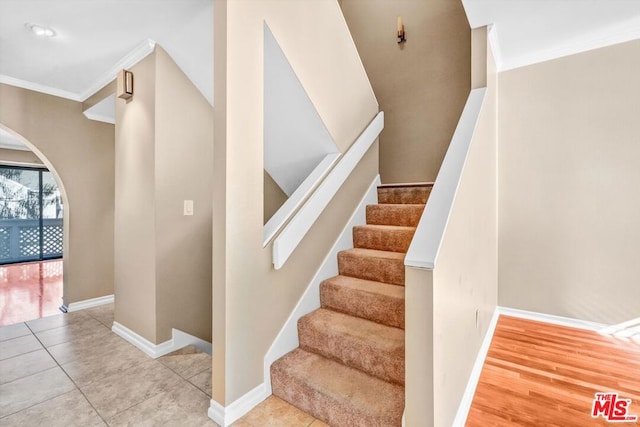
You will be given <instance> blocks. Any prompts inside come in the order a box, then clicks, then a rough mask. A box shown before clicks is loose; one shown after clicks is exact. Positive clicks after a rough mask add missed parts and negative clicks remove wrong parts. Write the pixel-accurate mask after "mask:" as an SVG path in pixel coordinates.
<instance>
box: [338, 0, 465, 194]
mask: <svg viewBox="0 0 640 427" xmlns="http://www.w3.org/2000/svg"><path fill="white" fill-rule="evenodd" d="M340 3H341V7H342V10H343V11H344V15H345V18H346V20H347V23H348V24H349V28H350V30H351V34H352V35H353V39H354V40H355V43H356V46H357V47H358V51H359V52H360V56H361V57H362V61H363V63H364V66H365V69H366V70H367V74H368V75H369V78H370V79H371V84H372V86H373V90H374V92H375V94H376V96H377V98H378V102H379V103H380V109H381V110H383V111H384V112H385V128H384V131H383V132H382V135H381V136H380V174H381V178H382V182H383V183H394V182H417V181H434V180H435V178H436V175H437V173H438V170H439V169H440V164H441V163H442V159H443V158H444V154H445V153H446V151H447V147H448V146H449V142H450V141H451V136H452V135H453V131H454V129H455V126H456V124H457V123H458V119H459V118H460V113H461V112H462V108H463V107H464V103H465V101H466V99H467V95H468V94H469V87H470V86H469V85H470V58H471V36H470V29H469V24H468V23H467V18H466V15H465V13H464V10H463V7H462V2H461V1H459V0H458V1H452V0H432V1H425V0H394V1H389V0H342V1H341V2H340ZM398 15H401V16H402V17H403V20H404V25H405V30H406V34H407V41H406V42H405V43H403V44H400V45H398V44H397V43H396V38H395V34H396V17H397V16H398Z"/></svg>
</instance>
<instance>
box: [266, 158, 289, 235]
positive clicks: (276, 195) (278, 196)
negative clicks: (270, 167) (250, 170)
mask: <svg viewBox="0 0 640 427" xmlns="http://www.w3.org/2000/svg"><path fill="white" fill-rule="evenodd" d="M263 182H264V184H263V185H264V214H263V218H264V219H263V221H264V223H265V224H266V223H267V221H269V219H271V217H272V216H273V214H274V213H276V212H277V211H278V209H280V206H282V205H283V204H284V202H286V201H287V199H288V198H289V197H288V196H287V195H286V194H285V192H284V191H282V188H280V186H279V185H278V183H277V182H275V181H274V180H273V178H271V175H269V173H268V172H267V171H266V170H265V171H264V179H263Z"/></svg>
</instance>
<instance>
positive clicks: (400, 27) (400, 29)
mask: <svg viewBox="0 0 640 427" xmlns="http://www.w3.org/2000/svg"><path fill="white" fill-rule="evenodd" d="M397 41H398V44H400V43H403V42H406V41H407V37H406V35H405V33H404V24H403V23H402V16H398V38H397Z"/></svg>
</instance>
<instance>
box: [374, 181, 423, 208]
mask: <svg viewBox="0 0 640 427" xmlns="http://www.w3.org/2000/svg"><path fill="white" fill-rule="evenodd" d="M431 188H432V185H421V186H409V187H378V203H380V204H386V203H393V204H398V203H401V204H417V203H420V204H425V203H427V200H428V199H429V194H431Z"/></svg>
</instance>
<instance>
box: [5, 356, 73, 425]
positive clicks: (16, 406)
mask: <svg viewBox="0 0 640 427" xmlns="http://www.w3.org/2000/svg"><path fill="white" fill-rule="evenodd" d="M73 389H75V386H74V385H73V383H72V382H71V380H69V378H68V377H67V376H66V375H65V373H64V372H62V369H60V368H58V367H55V368H52V369H48V370H46V371H42V372H39V373H37V374H34V375H30V376H28V377H24V378H20V379H19V380H15V381H12V382H10V383H6V384H2V385H0V396H2V399H0V418H1V417H4V416H6V415H10V414H13V413H16V412H18V411H21V410H22V409H25V408H28V407H30V406H33V405H35V404H38V403H41V402H44V401H46V400H49V399H52V398H54V397H57V396H60V395H61V394H64V393H67V392H69V391H71V390H73Z"/></svg>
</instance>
